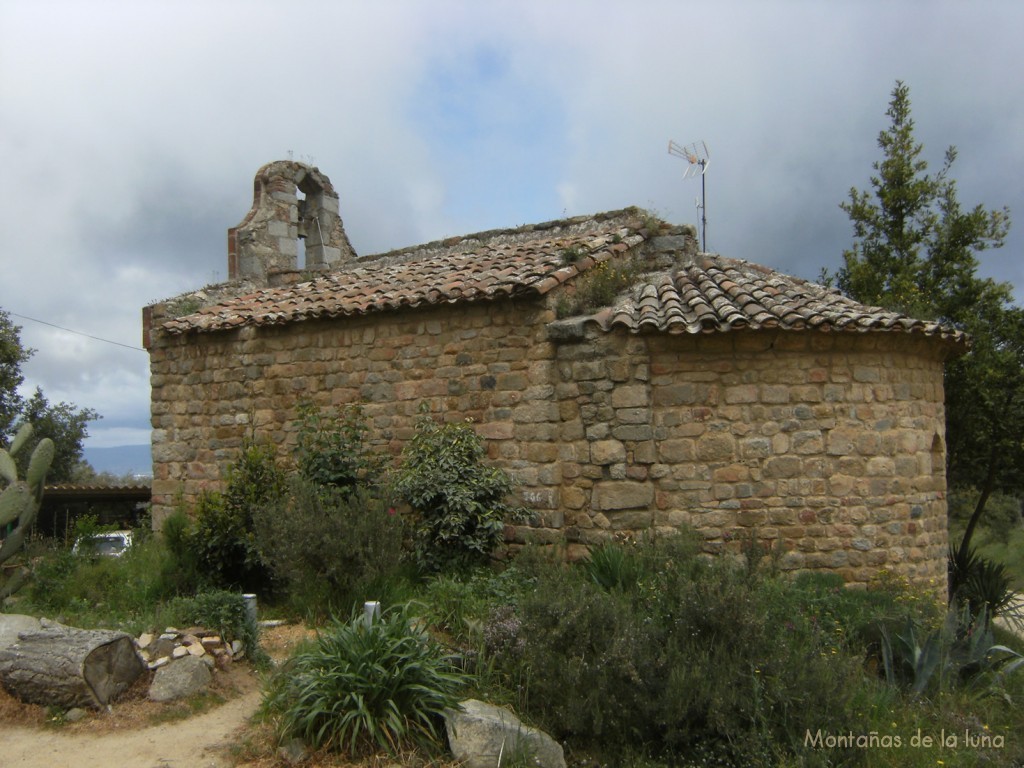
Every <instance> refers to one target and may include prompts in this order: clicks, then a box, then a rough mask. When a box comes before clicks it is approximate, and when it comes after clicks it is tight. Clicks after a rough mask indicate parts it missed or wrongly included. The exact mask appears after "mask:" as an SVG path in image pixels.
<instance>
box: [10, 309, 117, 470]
mask: <svg viewBox="0 0 1024 768" xmlns="http://www.w3.org/2000/svg"><path fill="white" fill-rule="evenodd" d="M34 352H35V350H33V349H30V348H28V347H26V346H24V345H23V344H22V343H21V328H20V327H19V326H17V325H15V324H14V323H12V322H11V318H10V316H9V315H8V314H7V313H6V312H4V311H3V310H0V448H7V447H8V445H9V443H8V441H9V439H10V436H11V435H12V434H13V433H14V432H15V431H17V429H18V428H19V427H21V426H22V425H23V424H31V425H32V427H33V429H32V438H31V443H30V444H29V445H26V446H25V449H24V450H22V451H21V452H20V453H19V454H18V457H17V462H18V467H19V470H20V471H21V472H24V471H26V469H27V463H28V457H29V456H31V455H32V451H33V450H34V448H35V446H36V445H38V444H39V442H40V441H42V440H43V439H46V438H48V439H50V440H52V441H53V444H54V446H55V448H56V452H55V455H54V459H53V463H52V465H51V467H50V471H49V474H48V475H47V479H48V480H49V482H51V483H60V482H66V481H69V480H71V479H72V477H73V476H74V473H75V471H76V469H77V468H78V467H79V466H80V465H81V463H82V444H83V442H84V441H85V438H86V437H87V436H88V434H89V433H88V428H87V427H88V423H89V422H90V421H94V420H96V419H98V418H100V416H99V414H98V413H96V411H94V410H92V409H91V408H79V407H77V406H75V405H72V404H71V403H64V402H61V403H57V404H56V405H51V404H50V402H49V401H48V400H47V399H46V397H45V396H44V395H43V392H42V390H41V389H39V388H38V387H37V388H36V390H35V392H34V393H33V394H32V396H31V397H29V398H28V399H25V398H24V397H23V396H22V395H21V394H20V392H19V391H18V389H19V387H20V386H21V385H22V383H24V380H25V377H24V376H23V375H22V372H21V366H22V363H25V362H27V361H28V360H29V359H30V358H31V357H32V355H33V353H34Z"/></svg>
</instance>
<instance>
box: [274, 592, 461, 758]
mask: <svg viewBox="0 0 1024 768" xmlns="http://www.w3.org/2000/svg"><path fill="white" fill-rule="evenodd" d="M466 683H467V677H466V676H465V675H464V674H463V673H462V672H460V671H459V670H458V669H457V668H456V667H455V664H454V659H453V658H452V657H451V656H449V655H448V654H447V653H446V652H445V651H444V649H443V648H441V646H439V645H438V644H437V643H436V642H434V641H433V639H432V638H431V637H430V636H429V635H427V633H426V631H425V630H424V629H423V628H422V626H420V624H419V622H417V621H414V620H413V618H412V617H411V616H410V615H409V613H408V612H407V611H406V610H391V611H386V612H385V613H384V615H383V616H381V617H380V619H378V620H375V621H373V622H372V623H370V624H367V623H366V621H365V620H364V618H363V617H362V616H355V617H353V618H352V619H350V620H349V621H347V622H340V621H335V622H334V623H333V624H332V625H331V626H330V627H329V628H328V629H327V630H326V631H324V632H323V633H322V634H321V635H320V637H319V639H318V640H317V642H316V644H315V645H314V646H313V647H311V648H307V649H305V650H300V651H299V652H298V653H297V654H295V655H294V656H293V657H292V658H291V659H290V660H289V661H288V662H287V663H286V664H285V666H284V667H283V668H282V669H281V671H280V673H279V674H278V675H276V676H275V677H274V678H273V679H272V681H271V684H270V687H269V690H268V692H267V694H266V696H265V698H264V711H265V713H267V714H269V715H274V716H276V717H277V719H278V723H279V735H280V737H281V739H282V741H287V740H289V739H292V738H299V739H301V740H302V741H303V743H305V744H306V745H307V746H309V747H311V748H313V749H326V750H330V751H337V752H344V753H347V754H349V755H352V756H356V755H364V754H368V753H370V752H373V751H376V750H384V751H386V752H388V753H389V754H391V755H397V754H398V753H400V752H401V750H403V749H404V748H406V747H408V746H410V745H415V746H416V747H418V748H421V749H424V750H427V751H433V750H436V749H437V748H438V747H439V745H440V743H441V741H442V738H443V736H442V734H443V729H442V713H443V712H444V710H445V709H449V708H454V707H457V706H458V701H459V692H460V691H461V690H462V688H463V687H464V686H465V685H466Z"/></svg>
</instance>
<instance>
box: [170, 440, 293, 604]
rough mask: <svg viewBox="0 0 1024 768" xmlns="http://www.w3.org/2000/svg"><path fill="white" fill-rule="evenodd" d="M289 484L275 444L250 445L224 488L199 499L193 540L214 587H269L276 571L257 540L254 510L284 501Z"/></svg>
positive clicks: (251, 589) (253, 589)
mask: <svg viewBox="0 0 1024 768" xmlns="http://www.w3.org/2000/svg"><path fill="white" fill-rule="evenodd" d="M285 483H286V475H285V473H284V471H283V470H282V469H281V468H280V467H279V466H278V464H277V460H276V457H275V452H274V448H273V446H270V445H257V444H255V443H248V444H247V445H245V446H244V447H243V449H242V453H241V455H240V456H239V458H238V460H237V461H236V462H235V463H234V464H233V465H232V466H231V468H230V469H229V470H228V479H227V487H226V488H225V490H224V492H223V493H218V492H215V491H214V492H206V493H203V494H202V495H201V496H200V497H199V501H198V503H197V504H196V509H195V520H194V525H193V528H192V530H191V532H190V534H189V544H190V547H191V548H192V549H193V551H194V552H195V554H196V558H197V561H198V565H199V568H200V572H201V573H202V575H203V578H204V579H205V580H206V581H207V583H208V584H209V585H210V586H213V587H219V588H226V589H242V590H245V591H247V592H266V591H267V590H269V588H270V587H271V578H270V571H269V569H268V568H267V566H266V563H264V562H263V558H262V555H261V553H260V551H259V547H258V546H257V544H256V534H255V530H254V523H253V511H254V510H256V509H258V508H259V507H261V506H263V505H266V504H271V503H273V502H274V501H276V500H278V499H279V498H280V497H281V495H282V494H283V493H284V489H285Z"/></svg>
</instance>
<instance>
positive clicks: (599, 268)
mask: <svg viewBox="0 0 1024 768" xmlns="http://www.w3.org/2000/svg"><path fill="white" fill-rule="evenodd" d="M639 274H640V264H639V262H638V261H637V260H636V259H629V260H626V261H622V262H619V261H610V260H609V261H601V262H598V263H597V264H595V265H594V266H593V267H591V268H590V269H589V270H587V271H586V272H584V273H583V274H582V275H580V276H579V277H577V278H576V279H575V280H574V281H573V288H574V291H573V292H572V293H568V292H564V293H562V294H561V295H560V296H559V299H558V304H557V305H556V307H555V313H556V314H557V316H558V317H559V318H564V317H572V316H573V315H581V314H589V313H591V312H594V311H595V310H597V309H600V308H601V307H607V306H610V305H611V304H612V302H614V301H615V297H616V296H618V295H619V294H620V293H622V292H623V291H624V290H626V289H627V288H628V287H629V286H631V285H632V284H633V283H634V282H636V279H637V276H638V275H639Z"/></svg>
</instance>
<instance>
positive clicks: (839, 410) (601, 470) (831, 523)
mask: <svg viewBox="0 0 1024 768" xmlns="http://www.w3.org/2000/svg"><path fill="white" fill-rule="evenodd" d="M580 336H581V338H578V339H577V340H576V341H572V342H570V341H565V342H563V343H561V344H560V345H559V346H558V349H557V355H556V367H557V369H558V383H557V385H556V388H557V392H558V397H559V403H560V412H561V417H562V420H563V423H564V424H566V425H572V424H575V425H578V426H577V427H576V428H575V430H574V432H575V434H574V435H573V436H572V442H571V443H570V444H569V445H566V446H564V448H563V453H564V454H565V455H567V456H569V457H570V458H569V460H568V461H563V462H562V464H561V472H562V476H563V486H562V489H561V491H562V492H561V502H562V506H563V507H564V508H565V515H566V533H567V536H568V538H569V539H570V540H574V541H579V542H583V543H588V542H594V541H597V540H600V539H602V538H604V537H606V536H608V535H609V534H610V533H611V534H615V533H617V532H628V531H634V530H638V529H644V528H649V527H652V526H653V527H654V528H656V529H670V528H673V527H676V526H678V525H680V524H689V525H691V526H693V527H695V528H697V529H698V530H699V531H700V532H701V534H702V535H703V536H704V538H705V541H706V547H707V548H708V549H709V550H711V551H721V550H723V549H726V548H729V549H732V550H735V549H736V548H737V547H738V546H739V541H737V539H740V538H744V537H745V535H746V534H747V532H750V531H753V532H756V535H757V536H758V537H759V538H763V539H768V540H770V541H773V542H778V541H781V542H783V544H782V548H783V554H782V555H781V559H780V564H781V567H782V568H784V569H788V570H797V569H827V570H834V571H837V572H839V573H840V574H841V575H842V576H843V577H844V578H845V579H846V580H847V581H848V582H861V583H863V582H867V581H870V580H871V578H873V577H874V576H875V575H876V574H877V572H878V570H879V569H880V568H883V567H884V568H889V569H892V570H894V571H897V572H899V573H901V574H903V575H905V576H907V577H908V578H909V579H911V581H913V582H915V583H919V584H928V583H931V584H933V585H934V586H936V587H937V588H939V589H941V588H942V587H943V586H944V585H945V568H946V565H945V556H946V549H947V529H946V501H945V489H946V483H945V465H944V462H945V449H944V423H945V419H944V407H943V390H942V370H943V366H942V360H941V355H940V352H939V350H937V349H936V345H934V344H929V343H928V342H927V341H924V340H921V339H914V338H912V337H908V336H906V335H900V334H871V335H862V334H824V333H820V332H810V333H792V332H790V333H742V332H741V333H729V334H716V335H710V336H697V337H693V336H687V337H679V336H667V335H658V336H627V335H625V334H604V333H601V332H599V331H596V330H590V331H587V332H586V333H583V334H580Z"/></svg>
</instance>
